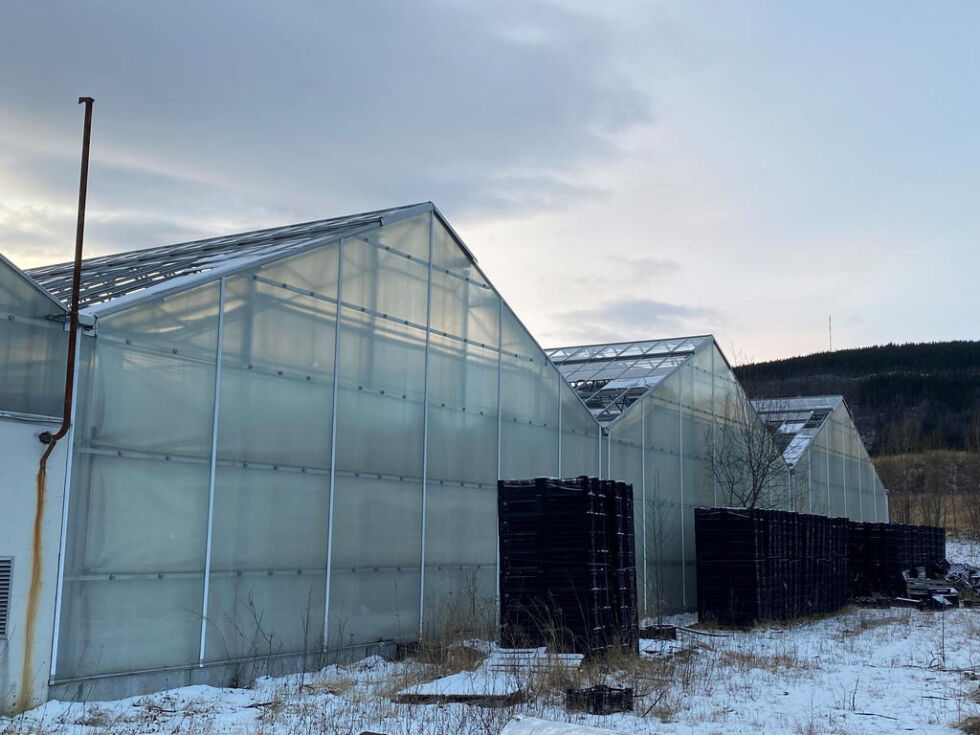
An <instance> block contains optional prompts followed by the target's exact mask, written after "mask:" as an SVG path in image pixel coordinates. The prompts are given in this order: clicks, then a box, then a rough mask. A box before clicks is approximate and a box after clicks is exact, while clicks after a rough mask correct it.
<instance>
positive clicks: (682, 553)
mask: <svg viewBox="0 0 980 735" xmlns="http://www.w3.org/2000/svg"><path fill="white" fill-rule="evenodd" d="M548 355H549V357H550V358H551V360H552V361H553V362H554V363H555V364H556V365H557V366H558V369H559V370H561V372H562V375H564V376H565V379H566V380H567V381H568V382H569V383H570V384H571V385H572V386H573V387H574V388H575V389H576V391H577V392H578V393H579V395H580V396H581V398H582V400H583V401H584V402H585V404H586V406H588V408H589V409H590V411H591V412H592V413H593V415H594V416H595V417H596V420H597V421H598V422H599V423H600V425H601V426H602V432H603V439H602V451H601V457H600V461H601V464H602V473H603V475H604V476H608V477H612V478H615V479H618V480H623V481H626V482H629V483H631V484H632V485H633V488H634V497H635V502H634V522H635V533H636V538H637V566H638V572H637V573H638V580H637V581H638V584H639V589H640V605H641V609H642V610H643V611H645V612H646V614H648V615H657V614H662V613H665V612H676V611H680V610H690V609H691V608H692V607H693V606H694V605H695V604H696V601H697V585H696V581H697V580H696V574H695V571H696V569H695V562H696V559H695V547H694V508H695V507H697V506H719V505H723V506H726V505H736V506H738V505H746V504H747V503H745V502H744V501H745V497H744V496H741V497H740V496H739V489H740V488H733V487H728V486H726V484H725V482H724V478H725V475H726V473H725V472H723V471H721V470H720V469H719V464H720V463H722V461H723V460H722V459H721V456H722V455H724V454H726V451H727V454H728V456H732V455H733V454H734V455H735V456H736V459H737V461H738V462H739V463H741V464H744V460H743V457H742V455H741V453H744V451H745V450H744V445H745V444H751V443H753V442H755V443H762V444H766V443H769V441H770V440H769V439H768V437H769V436H770V435H772V433H773V432H774V431H777V433H776V439H775V441H773V442H772V444H773V448H772V454H771V457H770V458H769V459H768V467H767V468H766V469H765V472H766V473H767V474H766V476H765V477H763V478H762V479H761V480H760V483H761V485H762V486H763V494H762V495H761V496H760V497H758V498H754V499H753V500H754V502H755V503H757V504H758V505H760V506H763V507H769V508H782V509H787V510H797V511H809V512H814V513H821V514H823V513H827V510H828V505H827V502H826V499H827V498H828V497H830V498H831V502H830V505H829V509H830V513H831V514H832V515H846V516H848V517H850V518H851V519H853V520H876V519H878V518H879V517H881V513H882V512H883V511H882V510H878V511H876V508H881V509H883V508H884V506H885V502H884V493H883V491H882V488H881V482H880V480H879V479H878V476H877V474H876V472H875V470H874V466H873V465H872V464H871V461H870V459H869V458H868V455H867V453H866V452H865V451H864V446H863V444H861V441H860V437H858V435H857V431H856V430H855V429H854V425H853V422H852V421H851V420H850V414H849V413H848V412H847V409H846V407H845V406H844V404H843V400H842V399H840V398H839V397H838V398H837V399H836V403H834V405H833V406H831V410H829V411H827V413H826V414H824V420H823V422H822V423H818V424H817V425H816V427H817V428H815V429H814V430H813V431H812V432H811V431H810V429H807V430H806V431H805V432H804V434H805V435H806V436H807V437H811V436H812V437H814V438H813V445H812V447H809V449H807V448H806V445H805V441H806V440H805V439H804V437H803V436H800V438H799V439H798V440H796V442H795V443H793V442H790V446H788V447H787V446H786V443H785V442H784V441H783V439H782V437H785V436H786V428H787V427H786V426H784V427H783V428H782V429H778V430H777V429H774V428H773V427H771V421H772V418H773V417H774V416H775V414H772V413H766V412H763V414H762V415H763V417H764V418H765V419H766V421H765V422H763V421H761V420H760V418H759V416H758V415H757V412H756V410H755V406H753V404H752V403H750V402H749V400H748V399H747V398H746V396H745V393H744V391H743V390H742V388H741V386H740V385H739V383H738V380H737V379H736V378H735V375H734V374H733V373H732V370H731V367H730V365H729V363H728V361H727V359H726V358H725V356H724V355H723V354H722V352H721V350H720V349H719V347H718V345H717V343H716V342H715V340H714V338H713V337H712V336H710V335H704V336H696V337H686V338H680V339H669V340H653V341H646V342H625V343H619V344H603V345H588V346H580V347H564V348H559V349H551V350H549V351H548ZM807 400H813V401H814V405H823V404H824V403H826V402H827V401H828V400H829V399H791V400H789V401H785V402H784V401H773V402H762V403H763V404H764V405H762V406H761V408H760V410H762V409H767V408H770V407H776V406H779V407H780V408H781V409H785V408H788V407H790V406H799V407H798V408H797V411H796V413H793V414H790V413H785V414H782V415H783V416H784V417H786V418H792V419H794V420H796V419H797V418H799V417H800V416H801V415H802V412H803V411H804V410H805V409H804V407H803V404H799V403H798V402H799V401H804V402H805V401H807ZM758 405H760V404H758V403H757V404H756V406H758ZM787 426H789V425H787ZM792 426H793V427H795V424H793V425H792ZM800 458H802V459H803V462H804V464H803V465H799V464H798V460H799V459H800ZM757 463H758V462H757ZM821 463H822V464H821ZM817 465H820V466H819V467H817ZM811 466H812V468H813V471H810V468H811ZM801 467H802V469H803V470H805V471H806V474H802V475H801ZM721 469H725V468H721ZM824 486H827V487H828V488H830V491H829V492H830V496H828V495H827V493H826V492H824ZM881 519H882V520H884V517H881Z"/></svg>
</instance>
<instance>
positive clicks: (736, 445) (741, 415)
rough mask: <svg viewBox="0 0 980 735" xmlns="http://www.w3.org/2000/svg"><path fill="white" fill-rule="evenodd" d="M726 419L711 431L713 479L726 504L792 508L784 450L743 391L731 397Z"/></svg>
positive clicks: (726, 401) (709, 434) (709, 443)
mask: <svg viewBox="0 0 980 735" xmlns="http://www.w3.org/2000/svg"><path fill="white" fill-rule="evenodd" d="M723 416H724V418H723V419H722V420H721V421H719V423H717V424H716V425H715V426H714V427H713V428H712V429H710V430H709V431H708V436H707V443H708V449H709V453H710V464H711V475H712V478H713V480H714V482H715V483H717V486H718V489H719V491H720V492H721V493H722V497H721V500H722V502H723V503H725V504H727V505H730V506H735V507H741V508H786V507H792V505H793V502H794V499H792V498H788V497H787V495H788V492H789V488H788V476H787V466H786V462H785V461H784V459H783V446H782V443H781V442H780V441H779V438H778V436H777V435H776V433H775V432H774V430H773V429H770V428H769V427H768V426H766V424H765V423H763V421H762V420H761V419H760V418H759V415H758V414H757V413H756V411H755V408H753V406H752V402H751V401H750V400H749V398H748V397H747V396H746V395H745V393H743V392H742V391H740V390H734V391H732V392H730V393H729V394H728V396H727V397H726V399H725V403H724V407H723Z"/></svg>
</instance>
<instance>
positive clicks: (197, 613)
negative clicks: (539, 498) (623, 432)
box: [53, 212, 598, 682]
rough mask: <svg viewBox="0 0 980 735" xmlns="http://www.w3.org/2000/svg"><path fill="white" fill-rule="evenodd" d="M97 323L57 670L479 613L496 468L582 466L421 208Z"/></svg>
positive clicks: (590, 455) (547, 389) (492, 543)
mask: <svg viewBox="0 0 980 735" xmlns="http://www.w3.org/2000/svg"><path fill="white" fill-rule="evenodd" d="M338 323H339V330H338V328H337V327H338ZM97 334H98V336H97V337H95V338H93V337H92V336H86V337H84V338H83V339H82V355H81V357H82V363H81V366H80V385H79V393H78V409H77V411H78V415H77V423H76V435H75V445H74V464H73V473H72V481H71V495H70V500H69V506H68V508H69V510H68V532H67V542H66V554H65V560H64V570H63V577H64V583H63V589H62V594H61V595H60V601H59V609H58V618H59V620H60V625H59V628H58V631H59V643H58V646H57V660H56V665H55V667H54V672H53V675H54V678H55V679H56V680H57V681H62V682H63V681H70V680H75V679H86V678H90V677H95V676H100V675H112V674H125V673H130V672H137V671H159V670H166V669H181V668H188V667H196V666H198V665H200V664H203V665H205V666H209V665H215V664H219V663H222V662H229V661H241V660H249V659H250V658H251V659H254V658H256V657H283V658H285V657H286V655H287V654H289V655H293V654H307V653H320V652H326V653H331V652H338V651H340V650H342V649H345V648H354V647H358V646H362V645H367V644H372V643H376V642H379V641H384V640H414V639H418V638H419V636H420V634H422V633H423V632H425V633H432V634H437V633H438V632H439V629H440V627H441V626H442V625H444V624H445V623H447V622H448V621H450V620H451V621H452V622H453V623H455V624H458V623H459V620H460V618H461V612H462V613H463V614H464V615H468V616H469V618H474V617H478V616H481V615H483V616H485V615H486V612H487V611H488V610H490V611H492V610H493V609H494V606H493V599H494V597H495V586H496V556H497V551H496V533H497V508H496V480H497V478H498V477H533V476H535V475H555V474H560V473H561V474H568V475H576V474H584V473H588V474H595V473H596V472H597V469H598V468H597V462H598V457H597V451H596V449H597V445H598V426H597V424H596V423H595V422H594V420H593V419H592V417H591V415H590V414H589V412H588V410H587V409H586V408H585V406H584V405H583V404H582V403H581V401H580V400H579V399H578V397H577V396H576V395H575V394H574V393H573V392H572V391H571V389H570V388H568V386H567V385H566V384H565V383H564V381H563V380H562V379H561V378H560V376H559V374H558V372H557V370H556V369H555V368H554V367H553V366H552V365H551V363H550V362H549V361H548V360H547V358H546V357H545V355H544V353H543V352H542V351H541V349H540V348H539V347H538V345H537V344H536V343H535V342H534V340H533V339H532V338H531V337H530V336H529V335H528V333H527V332H526V330H525V329H524V328H523V327H522V326H521V324H520V323H519V322H518V321H517V319H516V318H515V317H514V316H513V314H512V313H511V311H510V310H509V309H508V307H507V306H506V304H504V303H503V302H502V300H501V299H500V297H499V296H498V295H497V293H496V292H495V291H494V290H493V289H492V287H491V286H490V285H489V284H488V283H487V282H486V279H485V278H484V276H483V275H482V273H481V272H480V271H479V270H478V269H477V268H476V267H475V266H474V265H473V263H472V261H471V260H470V258H469V257H468V256H467V255H466V253H465V252H464V251H463V250H462V249H461V248H460V246H459V245H458V244H457V242H456V241H455V239H454V238H453V236H452V235H451V234H450V233H449V232H448V231H447V229H446V228H445V227H444V226H443V225H442V223H441V221H440V219H439V218H437V217H435V216H434V215H433V214H432V213H431V212H425V213H423V214H421V215H418V216H415V217H413V218H411V219H406V220H403V221H400V222H395V223H392V224H386V225H384V226H383V227H378V228H375V229H373V230H371V231H368V232H363V233H360V234H358V235H357V236H356V237H355V236H352V237H347V238H345V239H343V240H341V241H336V242H332V243H328V244H324V245H320V246H318V247H316V248H315V249H312V250H309V251H307V252H305V253H303V254H299V255H293V256H290V257H288V258H286V259H281V260H278V261H274V262H271V263H268V264H265V265H262V266H259V267H255V268H253V269H252V270H249V271H246V272H237V273H235V274H230V275H227V276H225V277H223V278H221V279H220V280H213V281H211V282H208V283H204V284H202V285H199V286H197V287H195V288H193V289H191V290H185V291H181V292H177V293H174V294H172V295H169V296H162V297H157V298H155V299H153V300H142V301H140V302H138V303H136V304H134V305H132V306H131V307H129V308H128V309H125V310H122V311H116V312H114V313H112V312H109V313H105V314H104V315H103V316H101V317H100V318H99V320H98V332H97Z"/></svg>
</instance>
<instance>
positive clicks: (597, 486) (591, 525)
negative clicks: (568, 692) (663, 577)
mask: <svg viewBox="0 0 980 735" xmlns="http://www.w3.org/2000/svg"><path fill="white" fill-rule="evenodd" d="M498 511H499V520H500V605H501V610H500V623H501V641H502V643H503V645H504V646H506V647H518V648H520V647H528V646H549V647H551V648H552V649H553V650H557V651H565V652H578V653H585V654H589V655H594V654H598V653H601V652H603V651H605V650H607V649H608V648H609V647H610V646H612V645H622V646H627V647H631V648H633V649H635V648H636V645H637V641H638V620H637V604H636V559H635V551H634V538H633V489H632V486H630V485H626V484H623V483H614V482H610V481H599V480H597V479H595V478H590V477H577V478H572V479H553V478H537V479H535V480H501V481H500V482H499V483H498Z"/></svg>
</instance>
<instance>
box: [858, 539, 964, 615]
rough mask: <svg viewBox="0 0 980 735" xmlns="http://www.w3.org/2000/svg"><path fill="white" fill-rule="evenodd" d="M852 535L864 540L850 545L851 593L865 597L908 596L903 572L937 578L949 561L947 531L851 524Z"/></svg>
mask: <svg viewBox="0 0 980 735" xmlns="http://www.w3.org/2000/svg"><path fill="white" fill-rule="evenodd" d="M849 526H850V529H849V531H850V534H851V537H852V539H853V538H854V537H855V536H858V535H860V536H862V537H863V539H864V543H863V544H862V545H860V546H858V545H856V544H855V543H854V542H853V541H852V542H851V544H850V547H849V549H850V554H851V561H850V563H851V568H852V569H853V570H854V574H853V575H852V586H851V593H852V594H853V595H862V596H884V597H901V596H903V595H905V593H906V589H905V579H904V577H903V575H902V573H903V572H908V573H910V574H913V575H918V574H920V573H923V572H924V573H925V574H926V575H933V574H936V573H937V572H938V571H940V570H939V569H938V568H937V567H938V566H939V564H940V563H941V562H942V561H943V560H944V559H945V558H946V530H945V529H943V528H936V527H933V526H909V525H905V524H901V523H850V524H849Z"/></svg>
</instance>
